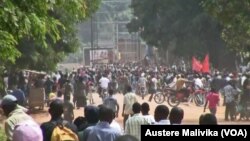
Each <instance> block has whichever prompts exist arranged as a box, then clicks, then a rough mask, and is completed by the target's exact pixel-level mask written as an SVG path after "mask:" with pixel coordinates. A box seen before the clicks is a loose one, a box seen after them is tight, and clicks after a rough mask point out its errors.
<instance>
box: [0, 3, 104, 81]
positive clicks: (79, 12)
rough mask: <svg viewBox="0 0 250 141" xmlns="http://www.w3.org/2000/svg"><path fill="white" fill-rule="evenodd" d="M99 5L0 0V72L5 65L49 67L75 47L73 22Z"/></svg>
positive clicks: (37, 68) (85, 15)
mask: <svg viewBox="0 0 250 141" xmlns="http://www.w3.org/2000/svg"><path fill="white" fill-rule="evenodd" d="M99 4H100V0H74V1H68V0H36V1H33V0H25V1H24V0H18V1H11V0H2V1H1V2H0V69H1V70H0V71H1V73H2V72H3V71H2V70H3V69H6V67H7V69H8V68H11V69H14V70H15V69H22V68H26V69H36V70H45V71H48V70H53V69H54V68H55V66H56V64H57V63H58V62H59V61H61V60H62V59H63V58H64V57H65V55H67V54H68V53H70V52H74V51H76V50H77V48H78V47H79V44H78V42H77V39H76V35H75V32H76V29H75V25H76V24H77V23H79V22H82V21H84V20H85V19H86V18H88V17H90V15H91V14H93V13H94V12H95V11H96V10H97V8H98V6H99ZM17 58H18V59H17ZM0 83H1V84H2V79H1V80H0ZM0 86H1V85H0Z"/></svg>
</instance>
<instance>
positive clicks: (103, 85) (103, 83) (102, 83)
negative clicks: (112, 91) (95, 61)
mask: <svg viewBox="0 0 250 141" xmlns="http://www.w3.org/2000/svg"><path fill="white" fill-rule="evenodd" d="M109 83H110V80H109V79H108V77H107V75H106V74H103V76H102V77H101V79H100V80H99V91H98V93H99V96H100V97H102V94H103V92H104V91H105V90H108V86H109Z"/></svg>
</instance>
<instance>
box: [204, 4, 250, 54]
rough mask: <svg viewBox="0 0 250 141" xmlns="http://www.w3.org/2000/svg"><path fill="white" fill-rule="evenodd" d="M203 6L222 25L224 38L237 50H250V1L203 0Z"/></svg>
mask: <svg viewBox="0 0 250 141" xmlns="http://www.w3.org/2000/svg"><path fill="white" fill-rule="evenodd" d="M202 5H203V7H204V8H205V9H206V10H207V11H208V12H209V13H210V14H211V15H212V16H214V17H215V18H216V19H217V20H218V21H219V22H220V23H221V24H222V25H223V31H222V34H221V36H222V38H223V39H224V40H225V41H226V43H227V44H228V45H229V46H230V47H231V49H233V50H236V51H237V52H249V51H250V14H249V13H250V1H249V0H231V1H228V0H203V3H202Z"/></svg>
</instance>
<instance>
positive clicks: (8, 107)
mask: <svg viewBox="0 0 250 141" xmlns="http://www.w3.org/2000/svg"><path fill="white" fill-rule="evenodd" d="M16 107H17V98H16V97H15V96H13V95H10V94H8V95H5V96H4V97H3V99H2V101H1V108H2V109H3V112H4V115H5V116H8V115H9V114H10V113H11V112H12V111H14V110H15V109H16Z"/></svg>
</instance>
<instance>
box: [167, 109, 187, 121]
mask: <svg viewBox="0 0 250 141" xmlns="http://www.w3.org/2000/svg"><path fill="white" fill-rule="evenodd" d="M183 117H184V110H183V109H182V108H180V107H173V108H172V109H171V111H170V114H169V120H170V124H172V125H176V124H181V123H182V119H183Z"/></svg>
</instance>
